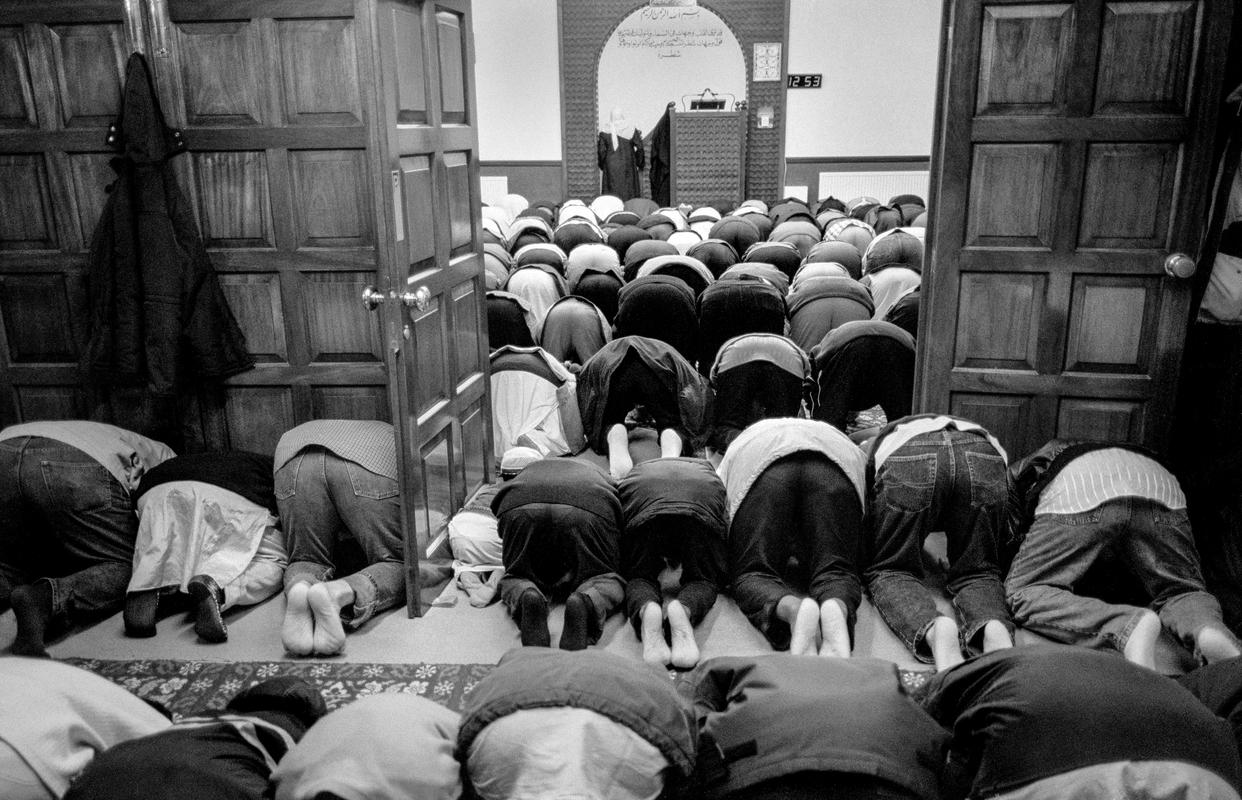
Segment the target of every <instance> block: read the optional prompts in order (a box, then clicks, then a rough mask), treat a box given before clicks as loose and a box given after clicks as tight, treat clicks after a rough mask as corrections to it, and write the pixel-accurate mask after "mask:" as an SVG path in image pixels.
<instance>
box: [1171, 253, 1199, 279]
mask: <svg viewBox="0 0 1242 800" xmlns="http://www.w3.org/2000/svg"><path fill="white" fill-rule="evenodd" d="M1195 268H1196V264H1195V260H1194V259H1193V258H1191V257H1190V256H1188V255H1186V254H1185V253H1172V254H1170V255H1169V257H1168V258H1166V259H1165V260H1164V272H1165V274H1166V275H1168V276H1169V277H1170V278H1182V279H1186V278H1189V277H1190V276H1191V275H1194V274H1195Z"/></svg>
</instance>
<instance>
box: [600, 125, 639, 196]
mask: <svg viewBox="0 0 1242 800" xmlns="http://www.w3.org/2000/svg"><path fill="white" fill-rule="evenodd" d="M596 156H597V158H598V161H599V168H600V170H601V173H602V174H601V175H600V182H599V193H600V194H611V195H615V196H617V197H620V198H621V199H622V200H629V199H630V198H632V197H639V196H640V195H642V193H643V189H642V184H641V183H639V177H638V171H639V170H641V169H642V168H643V166H644V163H645V161H646V154H645V152H644V151H643V135H642V133H641V132H639V130H638V129H637V128H635V129H634V134H633V135H632V136H630V137H629V138H628V139H626V138H623V137H621V136H618V137H617V146H616V147H615V148H614V147H613V146H612V134H611V133H609V132H608V131H600V133H599V138H598V141H597V142H596Z"/></svg>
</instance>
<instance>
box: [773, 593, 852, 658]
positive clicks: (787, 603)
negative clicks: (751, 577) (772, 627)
mask: <svg viewBox="0 0 1242 800" xmlns="http://www.w3.org/2000/svg"><path fill="white" fill-rule="evenodd" d="M776 616H777V618H778V619H780V620H782V621H783V622H784V623H785V624H787V625H788V626H789V653H790V655H795V656H813V655H816V654H817V653H818V654H819V655H821V656H832V657H835V658H849V657H850V630H849V625H848V624H847V623H846V614H845V604H844V603H842V602H841V601H840V600H837V599H836V598H832V597H830V598H828V599H827V600H825V601H824V602H823V603H822V604H820V603H816V602H815V601H814V600H812V599H811V598H809V597H801V598H799V597H795V596H794V595H791V594H787V595H785V596H784V597H782V598H781V599H780V602H778V603H777V604H776Z"/></svg>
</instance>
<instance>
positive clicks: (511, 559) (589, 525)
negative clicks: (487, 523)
mask: <svg viewBox="0 0 1242 800" xmlns="http://www.w3.org/2000/svg"><path fill="white" fill-rule="evenodd" d="M498 529H499V532H500V541H501V560H502V562H503V563H504V567H505V576H504V577H503V578H501V579H500V599H501V601H502V602H503V603H504V604H505V608H507V609H508V610H509V614H510V616H512V617H513V620H514V621H515V622H517V623H518V624H519V625H521V622H522V620H521V604H520V603H519V600H520V599H521V597H522V594H523V593H524V592H526V591H527V590H528V589H535V590H537V591H538V592H539V593H540V594H542V595H543V596H544V598H545V599H557V600H559V599H563V598H564V597H568V596H569V594H570V593H571V592H581V593H582V594H584V595H586V596H587V597H588V598H590V600H591V604H592V605H593V606H594V608H595V619H594V620H593V621H592V623H593V624H592V626H591V630H590V631H588V635H589V636H588V638H589V639H590V640H591V641H592V642H594V641H596V640H598V638H599V634H600V632H601V631H602V629H603V626H604V620H606V619H607V618H608V615H609V614H611V613H612V612H613V609H615V608H617V606H619V605H620V604H621V601H622V600H623V599H624V597H625V581H624V580H622V578H621V575H620V573H619V572H618V569H619V567H620V563H619V562H620V553H619V549H620V541H621V532H620V531H619V530H618V529H617V525H616V523H614V522H610V521H608V520H605V519H604V518H602V517H599V516H597V515H595V514H592V513H591V512H590V511H584V510H583V509H581V508H578V507H576V506H571V505H565V504H563V503H527V504H525V505H521V506H517V507H515V508H510V509H508V510H506V511H504V512H502V513H501V514H500V517H499V521H498Z"/></svg>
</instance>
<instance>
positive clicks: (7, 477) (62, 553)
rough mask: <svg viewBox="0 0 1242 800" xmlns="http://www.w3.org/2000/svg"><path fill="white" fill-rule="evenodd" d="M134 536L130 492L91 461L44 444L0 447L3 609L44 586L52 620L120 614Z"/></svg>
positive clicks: (28, 440)
mask: <svg viewBox="0 0 1242 800" xmlns="http://www.w3.org/2000/svg"><path fill="white" fill-rule="evenodd" d="M137 535H138V517H137V515H136V514H135V513H134V508H133V504H132V502H131V499H130V495H129V491H128V490H127V489H126V488H125V487H124V486H122V485H121V483H120V482H119V481H117V479H116V478H115V477H113V476H112V473H110V472H108V470H106V469H104V467H103V466H101V465H100V464H99V462H97V461H96V460H95V459H93V458H91V457H90V456H88V455H87V454H86V453H83V452H82V451H81V450H78V449H77V448H75V447H70V446H69V445H67V444H62V443H60V442H57V441H55V440H53V439H47V438H44V437H41V436H23V437H19V438H17V439H6V440H4V441H0V609H5V608H8V607H9V597H10V595H11V594H12V591H13V589H14V587H16V586H20V585H22V584H26V583H31V582H33V581H35V580H39V579H42V580H46V581H47V582H48V583H50V584H51V587H52V615H53V618H66V617H67V618H68V619H69V620H70V621H74V620H76V619H79V618H83V617H93V616H102V615H105V614H109V613H112V612H114V611H118V610H120V608H121V606H123V605H124V602H125V589H126V587H127V586H128V585H129V576H130V572H131V570H132V566H133V561H134V540H135V538H136V537H137Z"/></svg>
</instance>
